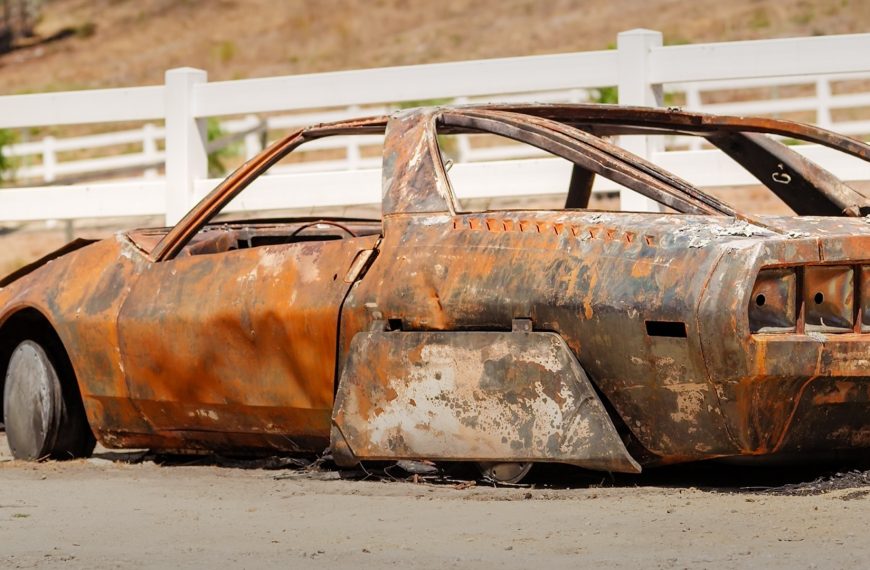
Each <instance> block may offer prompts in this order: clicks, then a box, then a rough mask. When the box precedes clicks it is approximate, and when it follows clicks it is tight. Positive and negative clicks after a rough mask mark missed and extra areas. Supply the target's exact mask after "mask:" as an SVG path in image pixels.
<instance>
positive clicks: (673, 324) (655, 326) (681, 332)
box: [646, 321, 687, 338]
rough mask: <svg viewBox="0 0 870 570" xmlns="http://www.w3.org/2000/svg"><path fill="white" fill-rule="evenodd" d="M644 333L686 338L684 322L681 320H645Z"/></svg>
mask: <svg viewBox="0 0 870 570" xmlns="http://www.w3.org/2000/svg"><path fill="white" fill-rule="evenodd" d="M646 334H647V335H649V336H664V337H669V338H686V336H687V335H686V323H684V322H682V321H646Z"/></svg>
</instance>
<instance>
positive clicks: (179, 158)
mask: <svg viewBox="0 0 870 570" xmlns="http://www.w3.org/2000/svg"><path fill="white" fill-rule="evenodd" d="M662 40H663V38H662V35H661V34H660V33H658V32H653V31H649V30H632V31H629V32H623V33H621V34H619V36H618V41H617V49H616V50H606V51H593V52H585V53H571V54H557V55H543V56H531V57H519V58H505V59H493V60H480V61H466V62H455V63H442V64H431V65H420V66H407V67H393V68H382V69H370V70H356V71H343V72H333V73H321V74H313V75H301V76H288V77H271V78H262V79H248V80H240V81H221V82H208V81H207V75H206V73H205V72H204V71H200V70H194V69H189V68H182V69H175V70H170V71H168V72H167V74H166V82H165V84H164V85H159V86H148V87H134V88H126V89H103V90H93V91H81V92H69V93H45V94H36V95H15V96H5V97H0V128H24V127H45V126H56V125H72V124H92V123H93V124H95V123H116V122H146V121H147V122H146V123H145V124H144V125H143V126H142V127H141V128H136V129H125V130H120V131H116V132H111V133H104V134H96V135H87V136H80V137H72V138H66V139H60V138H53V137H45V138H43V139H42V140H39V141H32V142H21V143H18V144H15V145H11V146H8V147H7V148H5V149H4V153H5V154H6V155H7V156H9V157H11V158H13V159H14V160H15V161H17V162H18V163H19V167H18V168H17V172H16V179H15V180H16V181H18V182H21V183H30V184H33V183H34V182H35V181H38V182H39V183H41V184H44V186H37V187H28V188H9V189H4V190H2V191H0V219H2V220H5V221H24V220H40V219H76V218H95V217H103V216H112V217H114V216H138V215H155V214H165V216H166V220H167V222H168V223H172V222H174V221H176V220H177V219H179V218H180V217H181V215H183V213H184V212H185V211H186V210H187V209H188V208H189V207H190V206H191V205H192V204H193V203H194V202H195V200H196V199H197V198H198V197H200V196H202V195H203V194H204V193H205V192H207V191H208V189H210V188H211V187H212V186H213V185H214V184H215V183H216V180H214V179H210V178H209V177H208V174H207V166H206V164H207V160H206V155H207V153H208V152H209V150H213V147H214V141H213V142H212V144H211V146H210V144H209V141H208V140H207V136H206V128H205V127H206V124H205V122H206V119H208V118H211V117H215V118H221V122H220V125H221V129H220V130H221V131H222V132H223V133H224V134H226V135H227V137H226V140H227V141H233V142H237V143H241V146H242V150H241V154H242V155H244V156H245V157H250V156H252V155H253V154H254V153H256V152H257V151H258V150H259V149H260V148H262V143H263V138H264V137H263V136H262V135H263V133H264V132H269V133H272V132H275V131H280V130H285V129H289V128H292V127H295V126H300V125H305V124H312V123H317V122H323V121H329V120H338V119H341V118H348V117H353V116H359V115H361V114H380V113H386V112H389V111H390V110H392V109H393V108H395V107H396V106H397V105H399V104H406V103H407V102H409V101H421V100H422V101H426V100H445V99H449V100H455V101H457V102H460V103H461V102H476V101H492V102H495V101H499V102H512V101H519V100H524V101H540V102H558V101H574V102H577V101H587V100H589V99H590V98H591V97H592V98H594V97H593V96H595V95H600V92H598V91H594V90H596V89H603V88H612V87H617V88H618V97H619V102H620V103H623V104H634V105H662V104H664V103H665V102H666V101H667V100H668V99H672V100H678V101H680V103H679V104H680V106H683V107H684V108H686V109H688V110H698V111H709V112H716V113H723V114H768V115H784V116H789V115H792V114H795V113H804V114H808V115H810V116H811V117H812V120H814V121H815V122H816V123H818V124H819V125H821V126H824V127H828V128H833V129H835V130H838V131H840V132H843V133H845V134H852V135H867V134H870V120H868V119H867V118H866V117H867V115H868V113H867V112H866V111H867V109H870V34H855V35H843V36H828V37H815V38H795V39H782V40H762V41H752V42H731V43H715V44H698V45H687V46H663V45H662V43H663V41H662ZM841 83H844V84H845V83H853V84H854V83H857V84H858V85H859V87H860V89H858V91H855V90H854V89H853V90H852V91H850V92H845V93H841V92H839V91H838V89H839V85H840V84H841ZM864 83H866V85H863V84H864ZM793 86H798V94H797V95H794V96H787V97H773V98H772V97H770V96H766V95H762V96H757V95H756V96H754V97H752V98H750V99H748V100H731V101H713V100H712V99H715V97H711V95H716V94H717V92H721V91H723V90H729V91H731V92H734V91H735V90H753V89H755V90H759V89H760V88H761V89H767V90H776V89H780V88H782V89H783V90H788V89H792V90H793V89H794V87H793ZM801 86H803V87H801ZM720 98H721V97H720ZM324 109H325V110H324ZM862 113H863V114H862ZM264 114H268V116H262V115H264ZM222 140H223V139H222ZM652 141H653V139H651V138H647V137H640V136H633V137H624V138H623V139H622V141H621V142H622V144H623V146H625V147H626V148H628V149H629V150H631V151H632V152H635V153H636V154H639V155H641V156H645V157H647V158H649V159H651V160H653V161H655V162H657V163H659V164H661V165H663V166H665V167H666V168H668V169H670V170H673V171H674V172H676V173H677V174H679V175H681V176H683V177H685V178H686V179H688V180H689V181H690V182H693V183H695V184H698V185H700V186H722V185H728V186H732V185H741V184H748V183H751V181H750V180H749V179H748V178H747V174H746V173H745V172H743V171H741V170H740V169H739V168H738V167H736V165H734V164H733V163H731V162H730V161H729V160H727V159H726V158H725V157H724V155H722V154H721V153H720V152H719V151H715V150H709V149H703V148H702V147H701V145H702V141H700V140H699V139H692V140H691V141H689V140H685V139H680V138H675V139H673V140H671V141H670V144H669V145H668V146H667V147H661V146H657V145H656V144H655V143H653V142H652ZM375 142H377V141H376V140H375V139H371V140H368V139H367V140H352V139H350V138H346V137H345V138H342V137H337V138H335V139H326V140H323V141H318V142H316V143H312V144H311V145H306V147H304V148H306V149H307V150H340V151H342V152H343V158H340V159H335V158H330V159H328V160H312V161H309V162H305V163H302V164H296V165H293V166H291V167H287V168H285V169H284V170H282V171H278V172H279V173H277V174H275V175H273V176H269V177H264V178H263V179H261V180H259V181H258V182H257V185H258V186H260V187H261V189H262V192H259V193H258V194H257V196H258V197H257V198H256V199H254V198H248V199H245V200H242V199H241V198H240V200H239V201H237V203H234V204H233V208H235V209H238V210H251V209H258V210H259V209H272V208H277V207H281V208H288V207H314V206H327V205H329V206H332V205H348V204H367V203H376V202H377V201H378V200H379V187H380V182H379V180H378V177H377V175H376V172H377V171H376V168H375V167H376V166H377V163H378V160H377V158H374V157H364V156H363V155H362V153H361V150H360V149H361V147H362V146H364V145H366V144H369V143H375ZM118 149H122V152H119V150H118ZM799 150H800V152H802V153H805V154H806V155H807V156H810V157H811V158H813V159H815V160H818V161H819V162H820V163H821V164H822V165H823V166H825V167H827V168H830V169H831V170H832V172H834V173H835V174H837V175H838V176H841V177H842V178H844V179H846V180H870V169H868V167H867V165H866V164H864V163H861V162H860V161H857V160H854V159H851V160H849V159H846V158H843V157H839V156H837V155H836V153H832V152H830V151H827V150H826V149H820V148H816V147H812V146H807V147H799ZM459 152H460V154H462V155H463V158H464V159H465V160H467V161H471V162H472V164H460V165H457V166H456V167H455V168H454V171H451V175H454V176H457V177H461V178H464V179H466V180H468V181H470V183H471V184H472V186H473V184H474V183H475V182H480V181H483V180H488V181H489V182H490V183H489V184H484V185H482V187H481V188H484V189H483V190H480V191H478V193H480V192H483V193H484V195H485V194H486V192H489V191H487V190H485V188H494V187H495V188H499V192H501V193H503V194H504V195H533V194H536V193H548V192H550V191H552V189H553V188H556V181H557V180H558V183H559V184H560V185H561V184H562V176H563V175H564V173H562V172H559V171H558V170H559V167H557V166H555V165H556V162H554V161H552V160H547V159H541V158H536V156H535V154H534V153H531V154H529V153H528V152H527V151H525V150H520V151H518V150H517V148H516V147H510V146H505V147H489V148H476V147H474V146H473V145H471V144H469V143H468V142H467V141H465V142H461V143H460V145H459ZM82 154H86V155H87V156H86V157H82V156H81V155H82ZM94 154H109V155H108V156H96V157H94V156H93V155H94ZM77 155H78V156H77ZM519 157H522V158H532V160H523V161H511V160H510V159H512V158H519ZM477 163H479V164H477ZM130 173H135V174H138V175H139V177H138V179H137V180H133V181H131V180H113V181H109V182H105V183H99V184H98V183H93V182H88V183H79V184H73V185H67V186H56V185H53V184H56V183H58V182H61V181H64V180H70V179H86V178H88V177H93V176H95V175H106V176H115V177H118V176H128V175H129V174H130ZM128 177H129V176H128ZM493 180H498V183H495V184H494V183H492V181H493ZM292 187H296V188H303V189H305V190H304V192H297V193H288V192H287V188H292ZM559 188H560V189H561V186H559ZM596 190H597V191H622V192H623V196H622V204H623V207H626V208H631V209H650V208H652V207H653V205H652V204H651V203H650V202H649V201H648V200H646V199H644V198H641V197H639V196H637V195H634V194H632V193H630V192H628V191H623V190H622V189H620V188H618V187H616V186H615V185H612V184H609V183H607V182H606V181H602V182H600V183H599V184H598V185H597V186H596ZM242 198H244V196H243V197H242Z"/></svg>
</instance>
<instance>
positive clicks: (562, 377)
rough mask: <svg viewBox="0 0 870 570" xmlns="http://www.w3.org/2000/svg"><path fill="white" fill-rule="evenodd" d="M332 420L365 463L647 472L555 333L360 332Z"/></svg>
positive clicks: (337, 433)
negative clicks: (521, 464)
mask: <svg viewBox="0 0 870 570" xmlns="http://www.w3.org/2000/svg"><path fill="white" fill-rule="evenodd" d="M333 424H334V426H335V427H334V430H333V436H332V439H333V443H334V444H335V443H336V442H337V441H339V440H340V439H344V441H345V442H346V444H347V448H348V451H349V452H350V454H352V456H354V457H356V458H358V459H413V458H427V459H435V460H437V459H450V460H475V461H559V462H564V463H573V464H575V465H580V466H583V467H588V468H590V469H600V470H605V471H618V472H628V473H637V472H639V471H640V466H639V465H638V464H637V462H636V461H635V460H634V459H632V457H631V456H630V455H629V453H628V451H627V450H626V448H625V446H624V445H623V443H622V440H621V439H620V437H619V435H618V434H617V432H616V429H615V428H614V426H613V423H612V422H611V420H610V418H609V417H608V415H607V412H606V411H605V409H604V406H603V405H602V404H601V401H600V400H599V399H598V396H597V395H596V394H595V390H594V389H593V388H592V385H591V384H590V383H589V380H588V378H587V377H586V374H585V373H584V372H583V370H582V369H581V368H580V366H579V364H578V363H577V361H576V359H575V358H574V356H573V355H572V354H571V351H570V349H569V348H568V346H567V345H566V344H565V342H564V341H563V340H562V339H561V338H560V337H559V336H558V335H556V334H552V333H540V332H503V333H502V332H443V333H429V332H368V333H360V334H358V335H356V337H355V338H354V341H353V343H352V346H351V354H350V359H349V360H348V363H347V366H346V367H345V369H344V371H343V373H342V375H341V381H340V384H339V388H338V392H337V394H336V406H335V412H334V415H333ZM334 447H335V445H334Z"/></svg>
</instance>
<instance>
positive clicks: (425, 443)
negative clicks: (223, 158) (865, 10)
mask: <svg viewBox="0 0 870 570" xmlns="http://www.w3.org/2000/svg"><path fill="white" fill-rule="evenodd" d="M372 132H385V133H386V138H385V149H384V173H383V184H384V196H383V219H382V220H368V221H367V220H340V219H327V220H315V221H312V220H285V221H282V222H280V223H278V222H269V223H266V222H256V221H248V222H244V223H235V224H233V223H230V224H221V225H209V224H208V222H209V221H210V220H212V218H213V217H214V216H215V215H216V214H217V213H218V212H219V211H220V209H221V208H222V207H223V206H224V205H225V204H226V203H228V202H229V201H230V200H231V199H232V198H233V197H235V196H236V195H237V194H238V193H239V192H241V191H243V190H244V188H245V187H246V186H247V185H248V184H249V183H250V182H251V181H252V180H253V179H254V178H256V177H257V176H259V175H260V174H262V172H263V171H265V170H266V169H267V168H268V167H269V166H271V165H272V164H274V163H275V161H277V160H278V159H280V158H281V157H283V156H284V155H286V154H287V153H288V152H290V151H292V149H293V148H295V147H296V146H298V145H299V144H302V143H304V142H306V141H308V140H314V139H317V138H321V137H324V136H331V135H333V134H360V133H372ZM437 132H448V133H453V132H455V133H463V132H488V133H494V134H498V135H500V136H505V137H508V138H512V139H514V140H518V141H520V142H524V143H526V144H530V145H533V146H537V147H538V148H541V149H544V150H547V151H550V152H552V153H553V154H556V155H557V156H560V157H562V158H565V159H566V160H569V161H570V162H571V163H572V164H573V165H574V169H575V171H574V172H575V175H576V176H572V183H571V187H570V188H568V198H567V199H566V206H567V207H566V209H563V210H552V211H536V210H503V211H486V212H464V211H462V210H461V208H459V206H458V204H457V202H456V199H455V196H454V192H453V189H452V187H451V184H450V179H449V177H448V176H447V173H446V170H445V168H444V164H443V163H442V159H441V153H440V150H439V148H438V141H437V137H436V133H437ZM633 133H654V134H656V133H657V134H663V133H682V134H693V135H697V136H703V137H705V138H706V139H707V140H708V141H710V142H711V143H712V144H714V145H715V146H718V147H719V148H722V149H723V150H724V151H725V152H726V153H728V154H729V155H731V156H732V157H734V158H736V159H737V160H738V161H739V162H741V163H743V164H744V165H745V166H746V167H747V169H748V170H750V171H751V172H753V173H756V174H759V178H760V179H762V181H763V182H765V183H766V184H767V185H768V187H769V188H770V189H771V190H772V191H774V192H776V193H777V195H778V196H780V197H781V198H783V200H784V201H785V202H786V203H787V204H788V205H789V206H790V207H792V209H794V210H795V211H796V212H797V213H798V214H800V215H799V216H792V217H756V216H751V215H747V214H744V213H740V212H737V211H735V210H734V209H733V208H732V207H730V206H729V205H727V204H725V203H722V202H721V201H719V200H717V199H715V198H713V197H711V196H708V195H706V194H704V193H703V192H700V191H698V190H697V189H694V188H693V187H692V186H691V185H689V184H688V183H686V182H684V181H682V180H680V179H679V178H678V177H676V176H674V175H672V174H670V173H667V172H665V171H663V170H661V169H660V168H658V167H656V166H655V165H652V164H650V163H648V162H646V161H644V160H642V159H640V158H638V157H634V156H632V155H630V154H628V153H626V152H625V151H622V150H621V149H619V148H617V147H615V146H614V145H612V144H610V143H609V142H608V141H607V140H606V139H605V138H602V137H604V136H606V135H612V134H633ZM765 133H769V134H776V135H783V136H790V137H794V138H800V139H804V140H807V141H810V142H814V143H817V144H823V145H826V146H829V147H832V148H836V149H838V150H841V151H843V152H846V153H847V154H850V155H852V156H855V157H858V158H861V159H864V160H867V159H868V158H870V149H868V147H867V146H866V145H864V144H863V143H860V142H859V141H854V140H852V139H848V138H845V137H841V136H839V135H836V134H835V133H829V132H827V131H823V130H821V129H817V128H815V127H810V126H806V125H799V124H795V123H789V122H784V121H774V120H769V119H745V118H728V117H713V116H707V115H698V114H692V113H682V112H674V111H665V110H657V109H640V108H619V107H606V106H514V107H456V108H437V109H417V110H411V111H405V112H402V113H399V114H397V115H395V116H392V117H375V118H371V119H361V120H359V121H351V122H345V123H337V124H332V125H318V126H315V127H311V128H309V129H302V130H300V131H297V132H295V133H292V134H290V135H289V136H288V137H286V138H284V139H282V140H280V141H278V142H277V143H275V144H274V145H273V146H272V147H270V148H269V149H267V150H266V151H264V152H263V153H262V154H261V155H259V156H258V157H255V158H254V159H252V160H251V161H249V162H248V163H247V164H245V165H244V166H242V167H241V168H240V169H239V170H238V171H237V172H235V173H233V174H232V175H231V176H230V177H229V178H228V179H227V180H226V181H225V182H224V183H223V184H221V185H220V186H219V187H218V188H217V189H215V191H213V192H212V193H211V194H210V195H209V196H207V197H206V198H205V199H204V200H203V201H202V202H201V203H200V205H198V206H197V207H196V208H195V209H194V210H192V211H191V213H190V214H188V216H187V217H185V219H184V220H182V221H181V222H180V223H179V224H178V225H177V226H176V227H174V228H171V229H163V230H160V229H156V230H138V231H133V232H128V233H121V234H118V235H117V236H115V237H114V238H112V239H108V240H103V241H100V242H97V243H94V244H77V245H76V247H74V248H72V247H71V248H70V250H69V251H65V252H61V254H60V255H59V256H56V257H54V258H52V259H51V261H50V262H49V261H48V260H46V261H45V263H43V264H42V265H38V264H34V265H32V266H29V267H28V268H25V270H23V271H22V272H19V274H17V275H14V276H12V278H8V279H6V280H4V282H3V283H2V284H3V285H4V286H3V288H2V289H0V311H2V312H0V323H2V328H0V342H2V345H0V358H2V359H3V360H2V362H0V368H2V370H4V371H5V370H6V369H7V363H8V362H9V359H10V357H11V355H12V354H13V351H14V350H15V349H16V347H17V346H19V345H20V343H22V342H24V341H26V340H29V339H30V340H33V339H35V340H36V341H37V342H39V341H41V340H43V339H45V338H46V337H47V336H51V335H54V336H56V338H57V340H58V342H57V343H54V344H52V343H44V344H46V345H50V346H51V350H53V351H56V352H57V351H61V352H62V353H63V354H61V355H60V356H58V357H57V358H55V360H58V359H61V360H62V357H64V356H68V359H69V362H70V364H71V366H70V371H69V374H67V375H66V376H67V377H66V378H61V382H65V383H66V385H70V386H74V387H77V388H78V394H80V398H81V403H80V404H79V405H83V409H84V411H85V412H86V413H87V424H86V425H83V424H82V422H79V423H78V424H76V425H72V424H69V425H66V424H65V425H64V426H63V427H62V428H58V429H61V430H67V431H70V430H71V431H72V432H76V431H78V432H80V433H82V434H85V435H86V432H88V430H92V431H93V433H94V435H96V437H97V439H98V440H99V441H100V442H102V443H103V444H104V445H106V446H108V447H130V446H134V447H151V448H156V449H212V450H225V449H235V450H238V449H246V450H251V449H260V450H264V449H272V450H280V451H289V452H294V451H319V450H322V449H323V448H325V447H327V446H331V447H332V450H333V452H334V455H335V457H336V459H337V460H338V461H339V462H341V463H344V464H353V463H355V462H357V461H361V460H366V459H421V458H422V459H430V460H444V461H482V462H511V461H516V462H565V463H572V464H576V465H581V466H584V467H588V468H591V469H601V470H609V471H625V472H637V471H639V470H640V469H641V466H643V465H654V464H661V463H671V462H678V461H691V460H701V459H708V458H714V457H734V456H764V457H774V456H783V455H786V454H801V455H803V456H804V457H807V458H812V457H813V456H814V455H815V454H820V453H822V452H826V451H829V450H831V449H862V448H866V447H867V446H868V445H870V420H867V419H866V418H867V417H868V414H867V411H868V407H870V393H868V387H867V386H868V381H870V336H868V335H870V331H868V330H867V328H868V325H867V324H866V323H867V318H868V317H867V312H866V310H865V309H866V307H867V303H868V302H870V299H868V295H867V292H866V291H867V283H866V278H867V274H868V269H867V267H868V266H870V259H868V257H870V256H868V254H867V252H868V251H870V247H868V246H870V224H867V223H866V220H865V218H863V217H862V216H864V215H866V214H867V213H868V206H870V205H868V201H867V199H866V198H864V197H863V196H862V195H861V194H859V193H857V192H855V191H854V190H852V189H851V188H849V187H848V186H847V185H846V184H844V183H842V182H841V181H839V180H837V179H835V178H834V177H833V176H832V175H830V174H829V173H827V172H826V171H824V170H822V169H820V168H819V167H817V166H816V165H814V164H813V163H811V162H809V161H807V160H806V159H803V158H802V157H800V156H799V155H798V154H797V153H795V152H793V151H792V150H790V149H788V148H787V147H785V146H784V145H782V144H780V143H777V142H776V141H775V140H773V139H770V138H768V137H767V136H765ZM596 175H597V176H607V177H610V178H612V179H613V180H615V181H617V182H618V183H620V184H623V185H625V186H627V187H628V188H631V189H632V190H635V191H637V192H641V193H644V194H645V195H647V196H648V197H650V198H653V199H655V200H657V201H659V202H660V203H662V204H663V205H665V206H667V207H669V208H672V209H673V210H675V211H676V213H667V214H666V213H624V212H595V211H590V210H586V209H585V208H586V206H587V203H588V188H590V187H591V180H592V178H594V176H596ZM784 176H787V177H788V180H789V183H788V184H782V180H784V179H785V178H784ZM575 180H582V181H585V182H583V184H577V185H575V183H574V181H575ZM301 236H305V237H306V239H304V240H303V239H300V238H301ZM818 295H821V296H822V300H821V301H819V302H818V303H817V302H816V300H817V299H818V298H819V297H818ZM13 376H14V375H13ZM9 379H10V376H9V374H7V385H9ZM12 380H14V381H15V382H16V383H18V384H19V385H21V383H24V384H25V385H26V383H27V380H26V379H21V378H18V377H13V378H12ZM72 392H73V391H72V390H69V389H68V390H67V391H66V392H65V393H72ZM70 397H73V399H74V396H70ZM71 405H74V404H71ZM10 413H13V414H15V413H18V414H25V416H26V414H27V413H29V412H26V411H20V410H19V411H18V412H14V411H13V412H10ZM88 433H89V432H88ZM43 443H44V444H45V445H43V447H45V448H46V449H47V450H48V451H49V452H50V453H49V454H51V455H55V456H57V455H63V453H62V451H63V450H58V449H55V448H52V446H51V445H47V444H46V442H43ZM80 451H81V450H79V452H80Z"/></svg>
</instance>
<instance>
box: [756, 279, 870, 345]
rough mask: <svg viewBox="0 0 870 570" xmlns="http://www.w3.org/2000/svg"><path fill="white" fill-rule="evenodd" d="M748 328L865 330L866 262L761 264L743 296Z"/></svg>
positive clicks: (868, 312)
mask: <svg viewBox="0 0 870 570" xmlns="http://www.w3.org/2000/svg"><path fill="white" fill-rule="evenodd" d="M856 297H857V298H856ZM749 330H750V331H751V332H752V333H762V334H763V333H788V332H791V333H798V334H803V333H850V332H870V265H864V266H853V265H803V266H795V267H777V268H766V269H762V270H761V271H760V272H759V273H758V277H757V279H756V280H755V284H754V286H753V289H752V297H751V298H750V301H749Z"/></svg>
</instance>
